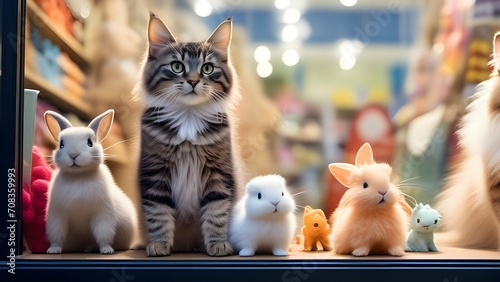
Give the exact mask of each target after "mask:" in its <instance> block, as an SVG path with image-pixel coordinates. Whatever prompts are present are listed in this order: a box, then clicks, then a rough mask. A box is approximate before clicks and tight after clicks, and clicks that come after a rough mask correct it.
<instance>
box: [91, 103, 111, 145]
mask: <svg viewBox="0 0 500 282" xmlns="http://www.w3.org/2000/svg"><path fill="white" fill-rule="evenodd" d="M114 117H115V111H114V110H107V111H105V112H104V113H102V114H100V115H98V116H97V117H96V118H94V119H93V120H92V121H91V122H90V123H89V125H88V126H87V127H88V128H90V129H92V130H93V131H94V132H95V135H96V136H97V140H99V142H101V141H102V140H104V138H106V136H108V133H109V131H110V130H111V125H113V119H114Z"/></svg>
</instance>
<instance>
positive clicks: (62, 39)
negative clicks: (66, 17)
mask: <svg viewBox="0 0 500 282" xmlns="http://www.w3.org/2000/svg"><path fill="white" fill-rule="evenodd" d="M26 15H27V17H28V18H29V19H30V20H31V23H32V25H33V26H34V27H36V28H38V29H39V30H40V32H41V34H42V35H44V36H45V37H47V38H49V39H50V40H51V41H52V43H54V44H56V45H58V46H60V48H61V51H63V52H65V53H67V54H68V55H69V57H70V58H71V59H72V60H73V61H74V62H75V63H76V64H78V65H80V66H81V67H84V66H87V65H88V62H89V60H88V58H87V57H86V56H85V53H84V52H83V46H82V44H80V42H79V41H78V40H76V38H74V37H73V36H72V35H71V34H69V33H67V32H66V31H64V30H62V29H61V28H60V27H58V26H57V25H55V24H54V23H53V22H52V21H51V20H50V18H49V17H48V16H47V14H45V12H44V11H43V10H42V9H41V8H40V7H39V6H38V4H37V3H36V2H35V1H33V0H28V1H26Z"/></svg>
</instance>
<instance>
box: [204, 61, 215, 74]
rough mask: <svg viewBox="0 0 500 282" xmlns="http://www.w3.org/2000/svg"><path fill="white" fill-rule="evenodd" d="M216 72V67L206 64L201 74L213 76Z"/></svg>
mask: <svg viewBox="0 0 500 282" xmlns="http://www.w3.org/2000/svg"><path fill="white" fill-rule="evenodd" d="M213 71H214V65H212V64H209V63H206V64H203V66H201V72H202V73H204V74H211V73H212V72H213Z"/></svg>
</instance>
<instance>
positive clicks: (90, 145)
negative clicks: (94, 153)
mask: <svg viewBox="0 0 500 282" xmlns="http://www.w3.org/2000/svg"><path fill="white" fill-rule="evenodd" d="M87 145H88V146H89V147H92V146H94V144H93V143H92V140H90V138H89V139H87Z"/></svg>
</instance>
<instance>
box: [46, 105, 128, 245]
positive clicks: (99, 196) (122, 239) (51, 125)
mask: <svg viewBox="0 0 500 282" xmlns="http://www.w3.org/2000/svg"><path fill="white" fill-rule="evenodd" d="M44 116H45V122H46V124H47V127H48V129H49V131H50V133H51V135H52V136H53V137H54V139H55V140H56V141H58V142H59V146H58V147H57V148H56V150H54V153H53V160H54V163H55V165H56V167H57V169H56V170H55V172H54V174H53V176H52V179H51V181H50V186H49V199H48V207H47V215H46V220H47V230H46V232H47V239H48V240H49V242H50V247H49V249H48V250H47V253H49V254H59V253H61V252H75V251H76V252H78V251H95V250H99V251H100V253H101V254H112V253H113V252H114V250H126V249H129V248H130V246H131V245H132V243H133V240H134V239H135V238H136V237H135V236H136V231H137V214H136V210H135V207H134V205H133V204H132V201H131V200H130V199H129V198H128V197H127V196H126V195H125V194H124V193H123V192H122V190H121V189H120V188H119V187H118V186H117V185H116V184H115V181H114V179H113V176H112V175H111V172H110V171H109V169H108V167H107V166H106V165H105V164H104V163H103V162H104V150H103V148H102V146H101V144H100V142H101V141H102V140H103V139H104V138H105V137H106V135H108V133H109V130H110V129H111V125H112V124H113V117H114V111H113V110H108V111H106V112H104V113H103V114H101V115H99V116H98V117H96V118H95V119H94V120H92V121H91V122H90V124H89V125H88V127H73V126H72V125H71V123H70V122H69V121H68V120H67V119H66V118H64V117H63V116H62V115H60V114H57V113H55V112H52V111H47V112H45V115H44Z"/></svg>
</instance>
